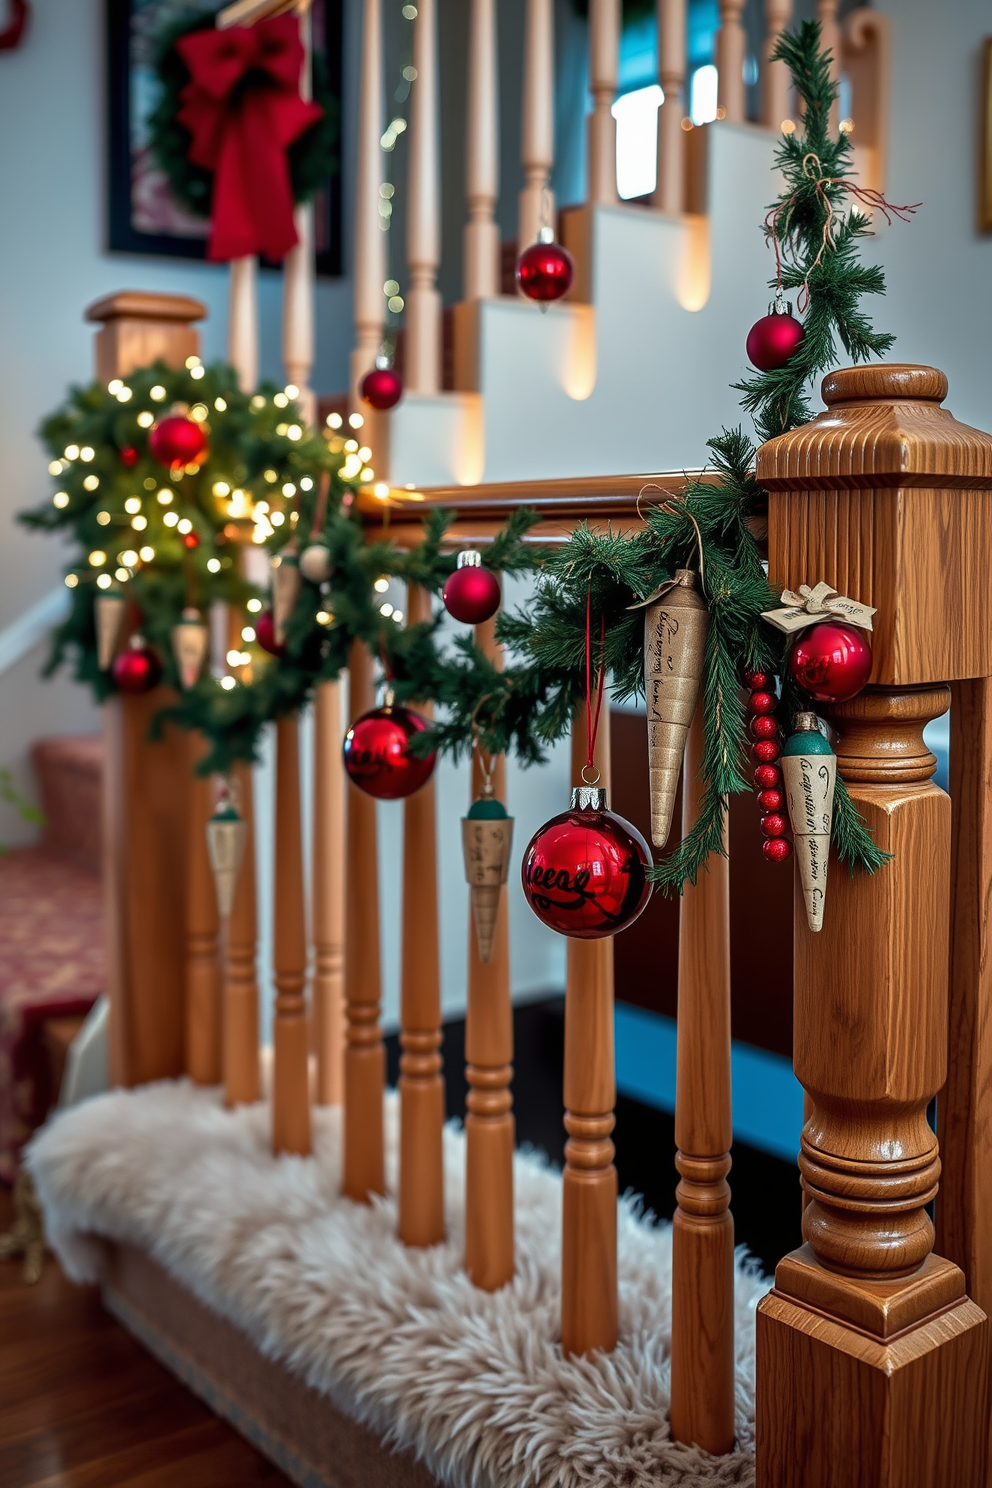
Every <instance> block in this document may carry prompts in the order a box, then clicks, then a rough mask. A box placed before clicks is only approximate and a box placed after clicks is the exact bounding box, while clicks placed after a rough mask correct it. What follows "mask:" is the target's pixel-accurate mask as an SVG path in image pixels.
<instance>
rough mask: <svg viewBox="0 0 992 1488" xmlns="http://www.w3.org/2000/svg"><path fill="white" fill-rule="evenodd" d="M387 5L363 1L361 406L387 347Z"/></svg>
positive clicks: (358, 201) (357, 258) (354, 362)
mask: <svg viewBox="0 0 992 1488" xmlns="http://www.w3.org/2000/svg"><path fill="white" fill-rule="evenodd" d="M381 5H382V0H364V5H363V7H362V17H363V21H362V59H361V71H360V76H359V87H358V131H357V132H358V149H357V159H356V163H355V208H354V211H355V252H354V258H353V267H352V275H353V279H354V297H355V348H354V350H353V351H352V353H351V401H352V403H353V404H354V405H355V406H356V407H357V405H358V403H359V401H360V393H359V385H360V384H361V381H362V378H363V377H364V376H365V374H366V372H368V371H369V370H370V369H371V368H372V367H374V366H375V359H376V354H377V353H378V350H379V347H380V345H381V343H382V332H383V318H384V307H385V300H384V299H383V294H382V286H383V284H384V283H385V279H386V235H385V233H384V232H383V230H382V226H381V223H382V218H381V217H380V216H379V187H380V185H381V183H382V146H381V145H380V143H379V141H380V139H381V137H382V11H381Z"/></svg>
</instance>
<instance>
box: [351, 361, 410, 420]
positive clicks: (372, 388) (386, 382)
mask: <svg viewBox="0 0 992 1488" xmlns="http://www.w3.org/2000/svg"><path fill="white" fill-rule="evenodd" d="M361 393H362V397H363V398H364V399H365V401H366V403H368V404H369V405H370V406H371V407H372V408H378V409H380V411H384V410H385V409H387V408H395V407H396V405H397V403H398V402H399V401H400V399H401V398H402V396H403V382H402V379H401V378H400V375H399V373H398V372H394V371H393V369H392V367H373V369H372V371H371V372H366V374H365V376H364V377H363V378H362V387H361Z"/></svg>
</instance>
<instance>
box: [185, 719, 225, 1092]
mask: <svg viewBox="0 0 992 1488" xmlns="http://www.w3.org/2000/svg"><path fill="white" fill-rule="evenodd" d="M186 750H187V758H188V760H189V772H190V785H189V794H188V797H187V811H188V827H187V838H186V1073H187V1074H188V1075H189V1077H190V1079H191V1080H194V1081H195V1082H196V1084H197V1085H218V1084H219V1083H220V1079H221V964H220V944H219V940H218V936H219V933H220V917H219V915H218V912H217V895H216V892H215V890H214V877H213V871H212V869H211V867H210V857H209V854H208V852H207V822H208V821H209V820H210V817H211V815H212V814H213V809H214V782H213V778H212V777H211V776H210V775H197V773H196V767H197V765H198V764H199V763H200V761H201V760H202V759H204V758H205V756H206V753H207V741H206V739H205V738H204V736H203V735H202V734H199V733H195V732H190V733H188V734H187V735H186Z"/></svg>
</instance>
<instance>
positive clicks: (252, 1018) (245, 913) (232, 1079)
mask: <svg viewBox="0 0 992 1488" xmlns="http://www.w3.org/2000/svg"><path fill="white" fill-rule="evenodd" d="M234 790H235V802H236V805H237V808H238V811H239V812H240V814H241V818H242V820H243V821H244V823H245V828H246V831H245V847H244V854H243V856H242V859H241V871H240V872H239V874H238V881H237V884H236V886H235V889H234V902H233V904H232V905H231V915H230V918H229V920H228V922H227V939H226V944H225V951H226V956H225V961H224V1017H223V1040H224V1042H223V1064H224V1098H225V1101H226V1103H227V1105H229V1106H238V1105H244V1104H248V1103H250V1102H252V1101H257V1100H258V1098H259V1094H260V1091H261V1083H260V1077H259V1060H258V978H257V974H256V968H255V946H256V941H257V937H258V928H257V924H256V902H255V806H254V789H253V781H252V771H251V766H250V765H236V766H235V768H234Z"/></svg>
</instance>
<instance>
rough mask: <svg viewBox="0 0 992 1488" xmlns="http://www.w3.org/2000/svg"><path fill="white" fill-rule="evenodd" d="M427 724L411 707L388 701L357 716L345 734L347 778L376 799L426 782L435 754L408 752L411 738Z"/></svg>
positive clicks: (403, 793) (407, 792)
mask: <svg viewBox="0 0 992 1488" xmlns="http://www.w3.org/2000/svg"><path fill="white" fill-rule="evenodd" d="M426 727H427V724H426V722H425V721H424V719H423V718H421V716H420V714H419V713H415V712H414V711H413V709H412V708H403V707H399V706H398V705H397V704H395V703H394V704H387V705H386V706H385V707H383V708H373V709H372V711H371V712H370V713H363V715H362V717H361V718H359V719H356V721H355V722H354V723H353V724H352V726H351V728H350V729H349V730H348V732H347V734H345V739H344V767H345V769H346V770H347V772H348V778H349V779H350V780H351V781H352V782H353V784H355V785H357V786H358V788H359V790H363V791H364V792H365V794H366V795H367V796H375V798H376V800H377V801H399V800H402V799H403V797H404V796H412V795H413V793H414V791H418V790H419V789H420V787H421V786H422V785H426V784H427V782H428V780H430V778H431V776H432V775H433V773H434V761H435V759H436V756H435V755H433V754H428V755H427V756H426V757H424V758H422V759H421V758H418V756H417V755H415V754H411V753H410V741H411V739H412V738H413V737H414V735H415V734H419V733H422V732H423V730H424V729H425V728H426Z"/></svg>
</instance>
